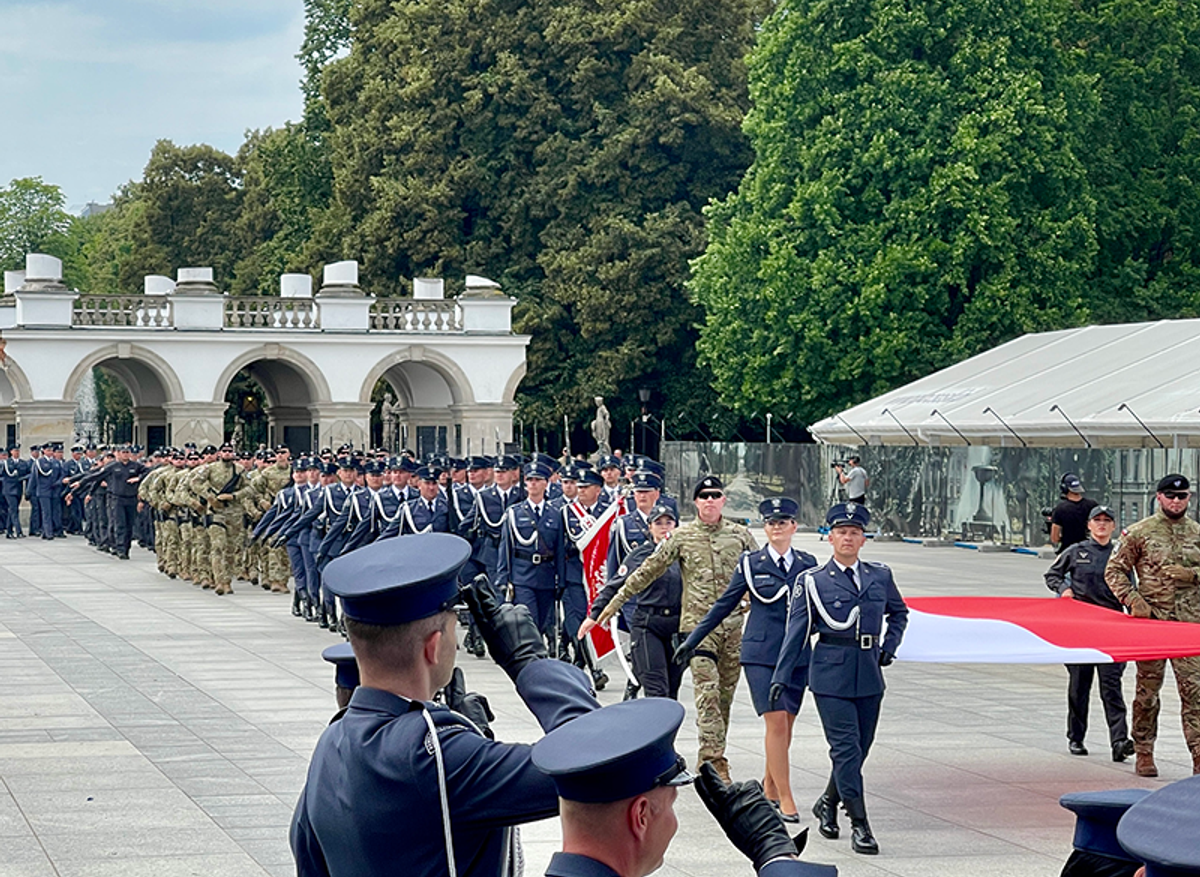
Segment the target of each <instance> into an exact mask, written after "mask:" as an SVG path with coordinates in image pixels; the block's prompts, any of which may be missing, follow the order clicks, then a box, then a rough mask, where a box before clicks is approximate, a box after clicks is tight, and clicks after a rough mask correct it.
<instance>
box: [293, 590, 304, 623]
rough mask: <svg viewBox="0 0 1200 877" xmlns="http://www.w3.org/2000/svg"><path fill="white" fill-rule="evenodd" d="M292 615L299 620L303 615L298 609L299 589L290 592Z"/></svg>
mask: <svg viewBox="0 0 1200 877" xmlns="http://www.w3.org/2000/svg"><path fill="white" fill-rule="evenodd" d="M292 614H293V615H295V616H296V617H297V618H301V617H303V615H304V611H303V610H302V609H301V608H300V590H299V589H296V590H294V591H292Z"/></svg>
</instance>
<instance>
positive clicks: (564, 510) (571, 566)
mask: <svg viewBox="0 0 1200 877" xmlns="http://www.w3.org/2000/svg"><path fill="white" fill-rule="evenodd" d="M575 502H576V500H567V499H565V498H563V497H559V498H558V500H557V502H556V505H557V506H558V508H559V509H560V511H561V514H562V518H563V527H564V528H565V529H566V531H567V535H568V536H569V537H570V538H568V539H567V577H566V581H567V582H569V583H571V584H576V583H578V584H583V558H582V557H580V555H579V549H578V548H576V547H575V541H576V540H577V539H579V538H580V537H581V536H582V535H583V524H582V522H581V521H580V519H579V515H578V514H576V513H575V509H574V505H575ZM579 505H580V506H581V507H583V510H584V511H585V512H587V513H588V514H589V515H591V516H592V517H593V518H598V517H600V515H602V514H604V510H605V508H607V507H608V503H607V502H606V501H605V499H604V494H603V493H601V494H600V498H599V499H597V500H596V504H595V505H594V506H592V507H591V508H588V507H586V506H584V505H583V503H582V502H581V503H579Z"/></svg>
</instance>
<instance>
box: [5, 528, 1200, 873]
mask: <svg viewBox="0 0 1200 877" xmlns="http://www.w3.org/2000/svg"><path fill="white" fill-rule="evenodd" d="M796 542H797V545H798V546H799V547H803V548H805V549H807V550H809V551H812V552H813V553H814V554H816V555H817V557H818V558H821V559H824V558H826V557H827V556H828V554H829V552H828V548H827V546H826V545H825V544H824V543H823V542H820V541H819V540H818V538H817V537H816V536H814V535H807V534H806V535H801V536H798V537H797V539H796ZM865 556H867V557H870V558H872V559H876V560H882V561H884V562H887V563H888V564H889V565H891V567H892V568H893V570H894V571H895V575H896V580H897V582H898V584H899V586H900V588H901V590H902V591H903V592H904V593H905V594H907V595H910V596H917V595H946V594H1002V595H1013V596H1044V595H1046V591H1045V590H1044V586H1043V585H1042V580H1041V576H1042V573H1043V572H1044V570H1045V568H1046V566H1047V561H1045V560H1042V559H1039V558H1034V557H1028V556H1022V555H1015V554H1013V555H1005V554H983V553H980V552H974V551H964V550H958V549H947V550H944V551H937V552H934V551H924V550H922V549H921V547H920V546H916V545H909V544H905V543H881V544H869V545H868V546H867V548H866V549H865ZM0 600H2V601H3V602H2V604H0V605H3V606H4V607H5V611H4V613H2V614H0V669H3V671H4V672H3V673H2V674H0V875H2V877H43V875H57V877H107V875H114V877H115V875H120V877H140V875H154V877H174V875H205V877H222V875H231V877H233V875H236V877H246V875H284V874H292V873H294V867H293V865H292V862H291V856H290V852H289V850H288V846H287V827H288V823H289V820H290V817H291V812H292V808H293V806H294V804H295V800H296V796H297V794H298V792H299V790H300V788H301V786H302V785H303V782H304V776H305V772H306V769H307V765H308V758H309V755H310V754H311V751H312V748H313V745H314V744H315V742H316V740H317V738H318V736H319V735H320V733H321V731H322V729H323V728H324V727H325V725H326V723H327V722H328V720H329V717H330V716H331V715H332V713H333V711H334V702H333V691H332V671H331V669H330V668H329V666H328V665H326V664H325V662H323V661H322V660H321V658H320V652H321V649H323V648H324V647H325V646H327V645H330V644H331V643H333V642H335V641H336V640H335V638H334V637H333V636H331V635H330V634H329V633H327V632H325V631H322V630H320V629H318V628H317V627H316V626H315V625H310V624H304V623H303V622H300V621H299V620H297V619H295V618H293V617H292V616H291V615H290V611H289V610H290V600H289V599H288V598H286V597H281V596H279V595H273V594H269V593H267V592H265V591H263V590H262V589H260V588H253V587H250V586H249V585H247V584H245V583H242V584H239V585H238V586H237V587H236V593H235V594H234V595H232V596H228V597H221V598H218V597H216V596H215V595H214V594H212V593H211V592H207V591H201V590H199V589H197V588H194V587H192V586H191V585H188V584H185V583H182V582H179V581H170V580H168V579H166V578H164V577H162V576H160V575H158V574H157V572H156V571H155V569H154V564H153V556H152V555H151V554H148V553H147V552H144V551H140V550H138V549H135V550H134V555H133V559H132V560H131V561H128V562H122V561H118V560H116V559H115V558H112V557H109V556H108V555H102V554H98V553H97V552H95V551H93V550H91V549H90V548H88V547H87V546H86V545H85V544H84V543H83V542H82V541H81V540H79V539H77V538H72V539H68V540H58V541H55V542H50V543H47V542H43V541H42V540H32V539H26V540H23V541H16V542H12V541H6V542H4V543H3V544H2V545H0ZM460 655H462V657H461V663H462V666H463V667H464V670H465V672H466V675H467V679H468V683H469V685H470V687H471V688H473V689H475V690H478V691H480V692H482V693H484V694H486V695H487V696H488V698H489V699H490V701H491V704H492V707H493V710H494V711H495V713H496V715H497V719H496V722H495V729H496V731H497V735H498V736H499V737H500V738H501V739H505V740H510V741H533V740H536V739H537V738H538V737H539V736H540V731H539V729H538V728H537V725H536V723H535V721H534V720H533V718H532V716H531V715H530V714H529V712H528V711H527V710H526V709H525V708H524V706H523V705H522V704H521V703H520V702H519V701H518V700H517V698H516V697H515V695H514V694H513V691H512V687H511V684H510V683H509V682H508V680H507V678H506V677H505V676H504V674H503V673H502V672H501V671H500V670H499V669H498V668H496V667H495V666H494V665H493V664H492V663H491V662H490V661H488V660H478V659H475V658H471V657H468V656H465V653H460ZM609 673H610V675H611V676H613V678H614V682H613V684H611V685H610V686H609V689H608V690H607V691H605V692H602V693H601V695H600V697H601V700H602V701H603V702H605V703H612V702H615V701H616V700H618V699H619V697H620V691H621V689H622V688H623V686H622V685H620V684H619V683H618V682H617V681H616V679H617V677H618V676H619V674H620V671H619V669H617V668H616V667H615V666H614V667H610V668H609ZM887 679H888V685H889V688H888V693H887V695H886V697H885V699H884V706H883V715H882V719H881V722H880V727H879V733H878V737H877V741H876V744H875V747H874V749H873V750H872V754H871V759H870V761H869V762H868V764H867V766H866V782H867V803H868V808H869V812H870V814H871V821H872V824H873V826H874V828H875V830H876V834H877V836H878V838H879V841H880V845H881V847H882V854H881V855H880V856H878V857H876V858H865V857H862V856H856V855H854V854H853V853H851V852H850V849H849V842H848V841H847V840H845V839H843V840H839V841H827V840H825V839H823V838H821V837H820V836H819V835H818V834H817V833H816V831H815V828H814V830H812V831H811V832H810V835H811V839H810V842H809V848H808V850H807V851H806V854H805V855H806V858H810V859H811V860H813V861H821V862H829V863H833V864H836V865H837V866H838V867H839V869H840V872H841V873H842V874H843V875H850V877H856V875H862V877H868V875H870V877H875V875H902V877H903V875H914V877H915V875H923V877H929V875H934V877H936V875H964V877H965V875H976V874H989V875H1007V874H1013V875H1017V874H1020V875H1021V877H1030V875H1046V877H1050V875H1057V874H1058V872H1059V870H1060V869H1061V867H1062V863H1063V861H1065V859H1066V856H1067V855H1068V853H1069V850H1070V840H1071V832H1072V819H1071V816H1070V814H1069V813H1067V812H1066V811H1065V810H1063V809H1062V808H1060V807H1059V806H1058V797H1059V796H1060V795H1061V794H1063V793H1065V792H1067V791H1072V790H1079V789H1100V788H1125V787H1132V786H1141V787H1146V788H1157V787H1160V786H1161V785H1162V784H1163V783H1165V782H1168V781H1170V780H1173V779H1179V778H1182V777H1184V776H1187V775H1188V774H1189V773H1190V760H1189V758H1188V755H1187V751H1186V749H1185V748H1184V745H1183V741H1182V735H1181V732H1180V730H1179V719H1178V716H1179V703H1178V698H1177V696H1176V695H1175V692H1174V688H1173V685H1172V684H1171V682H1170V680H1168V685H1167V687H1166V688H1165V689H1164V704H1163V711H1162V722H1161V729H1160V739H1159V754H1158V760H1159V766H1160V769H1161V770H1162V774H1163V775H1162V778H1161V779H1159V780H1139V779H1138V778H1136V777H1135V776H1134V775H1133V771H1132V768H1131V766H1130V765H1129V764H1124V765H1118V764H1113V763H1112V762H1111V761H1110V760H1109V758H1108V753H1107V746H1106V745H1105V743H1104V735H1103V733H1101V731H1102V730H1103V719H1102V713H1101V711H1100V705H1099V703H1098V702H1096V703H1094V704H1093V724H1094V726H1098V727H1099V728H1100V731H1095V730H1094V731H1093V733H1092V739H1091V741H1090V742H1091V745H1092V749H1093V755H1092V756H1090V757H1088V758H1077V757H1072V756H1070V755H1068V754H1067V752H1066V740H1065V736H1064V728H1065V710H1066V706H1065V696H1066V673H1065V671H1064V670H1063V668H1062V667H1059V666H1023V665H1013V666H1003V665H931V664H905V663H903V662H897V663H896V664H895V665H894V666H893V667H891V668H890V669H889V670H888V673H887ZM1132 687H1133V671H1132V668H1131V669H1130V671H1129V672H1128V673H1127V674H1126V692H1127V694H1131V693H1132ZM681 700H682V702H683V703H684V704H685V706H687V707H688V710H689V717H690V718H689V720H688V721H686V722H685V724H684V727H683V729H682V730H681V733H680V735H679V747H680V751H681V752H683V753H684V754H686V755H688V756H689V757H690V758H691V757H694V753H695V749H696V736H695V727H694V709H693V706H692V700H691V688H690V682H685V687H684V691H683V692H682V694H681ZM762 737H763V726H762V722H761V720H760V719H759V718H758V717H756V716H755V715H754V711H753V709H752V707H751V705H750V699H749V693H748V691H747V690H746V689H745V687H744V685H743V686H742V687H740V688H739V690H738V692H737V696H736V699H735V705H734V710H733V718H732V723H731V728H730V743H729V757H730V762H731V765H732V770H733V773H734V775H735V777H737V778H739V779H740V778H747V777H755V776H761V774H762V770H763V756H762ZM828 772H829V761H828V756H827V753H826V747H825V743H824V738H823V736H822V734H821V730H820V725H819V723H818V721H817V719H816V715H815V710H814V709H813V707H812V704H811V700H810V701H809V702H807V703H805V704H804V706H803V708H802V709H801V712H800V716H799V717H798V719H797V723H796V731H795V738H794V742H793V746H792V783H793V790H794V792H795V795H796V798H797V801H798V802H799V803H800V807H801V813H802V814H803V816H804V821H803V824H805V825H810V826H811V825H812V823H813V820H811V819H810V818H809V817H808V814H807V806H806V805H808V804H809V803H811V801H812V800H813V799H815V798H816V796H817V795H818V794H819V793H820V791H821V790H822V789H823V787H824V785H825V781H826V778H827V776H828ZM677 811H678V812H679V823H680V830H679V834H678V836H677V837H676V839H675V841H674V843H673V844H672V846H671V849H670V851H669V852H668V854H667V860H666V865H665V866H664V868H663V870H662V872H661V873H663V874H667V875H689V877H708V875H718V874H720V875H727V874H749V873H750V867H749V865H748V864H747V863H746V862H745V860H744V859H742V858H741V856H740V855H739V854H738V853H737V852H736V851H735V850H734V849H733V848H732V846H730V845H729V844H728V843H727V842H726V841H725V840H724V838H722V837H721V836H720V832H719V830H718V829H717V827H716V825H715V824H714V823H713V821H712V819H711V817H709V816H708V814H707V813H706V812H705V811H704V809H703V806H702V805H701V804H700V802H699V800H698V799H697V798H696V796H695V795H694V793H692V792H690V791H688V790H684V792H683V793H682V794H681V795H680V797H679V803H678V805H677ZM522 837H523V839H524V847H525V853H526V860H527V864H526V874H529V875H536V874H539V873H541V872H542V870H543V869H544V867H545V864H546V862H547V861H548V860H549V858H550V855H551V854H552V853H553V852H554V851H555V850H556V849H557V848H558V844H559V841H560V834H559V829H558V825H557V823H556V821H554V820H547V821H544V822H540V823H535V824H532V825H528V826H524V827H523V828H522Z"/></svg>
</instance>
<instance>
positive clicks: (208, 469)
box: [192, 443, 250, 595]
mask: <svg viewBox="0 0 1200 877" xmlns="http://www.w3.org/2000/svg"><path fill="white" fill-rule="evenodd" d="M192 489H193V491H194V492H196V493H197V495H198V496H199V498H200V499H201V500H202V501H203V502H204V504H205V507H206V509H207V514H206V516H205V531H206V532H207V533H208V548H209V563H210V564H211V575H212V581H213V587H214V589H215V590H216V592H217V594H218V595H222V594H232V593H233V584H232V583H233V569H234V566H235V565H236V564H237V560H238V558H237V553H238V550H239V549H240V547H241V529H242V505H241V500H242V497H244V496H245V495H246V493H247V492H248V491H249V490H250V482H249V481H248V480H247V478H246V475H245V473H244V472H243V471H242V467H241V466H239V465H238V464H237V461H236V460H235V459H234V450H233V445H231V444H228V443H226V444H223V445H221V448H220V450H219V451H218V452H217V459H216V460H214V461H213V462H211V463H209V464H208V465H207V466H202V467H200V468H199V469H197V470H196V476H195V478H194V480H193V482H192Z"/></svg>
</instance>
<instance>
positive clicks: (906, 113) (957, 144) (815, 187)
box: [692, 0, 1096, 423]
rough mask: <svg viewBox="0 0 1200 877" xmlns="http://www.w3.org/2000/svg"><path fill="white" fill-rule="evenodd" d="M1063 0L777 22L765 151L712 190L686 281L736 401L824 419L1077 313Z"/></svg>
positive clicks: (1080, 267) (1079, 93) (1081, 232)
mask: <svg viewBox="0 0 1200 877" xmlns="http://www.w3.org/2000/svg"><path fill="white" fill-rule="evenodd" d="M1064 11H1065V6H1064V4H1063V3H1061V2H1057V0H1015V2H1008V0H1006V2H1001V0H917V2H912V3H897V2H894V0H838V2H834V0H791V2H789V3H787V4H786V5H785V6H783V7H781V8H780V9H779V10H778V11H777V12H776V13H775V14H774V15H773V16H772V17H771V18H770V19H769V20H768V21H767V22H766V23H765V26H764V28H763V32H762V34H761V36H760V40H759V43H758V45H757V47H756V48H755V50H754V52H753V54H752V56H751V58H750V61H749V64H750V71H751V72H750V91H751V95H752V98H753V104H754V107H753V110H752V111H751V112H750V114H749V116H748V117H747V120H746V126H745V129H746V132H747V134H748V135H749V137H750V139H751V141H752V143H753V146H754V151H755V161H754V165H753V166H752V167H751V169H750V170H749V171H748V172H747V174H746V176H745V178H744V179H743V180H742V183H741V186H740V188H739V189H738V192H737V193H736V194H735V195H733V196H731V197H729V198H727V199H725V200H724V201H721V202H720V203H718V204H715V205H714V206H713V207H712V208H711V209H710V211H709V214H708V218H709V235H710V243H709V245H708V249H707V251H706V252H705V254H704V256H703V257H702V258H701V259H699V260H698V261H697V262H696V263H695V277H694V281H693V284H692V290H693V292H694V295H695V298H696V300H697V301H698V302H699V303H701V304H702V305H703V306H704V307H705V309H706V311H707V315H706V322H705V326H704V328H703V330H702V338H701V342H700V347H701V351H702V356H703V359H704V360H705V361H706V362H707V363H708V364H710V365H711V367H712V369H713V371H714V373H715V375H716V384H717V388H718V389H719V391H720V394H721V398H722V399H723V400H724V401H725V402H726V404H728V405H730V406H732V407H734V408H735V409H736V410H739V411H742V412H745V411H749V410H753V409H758V410H772V411H774V412H775V413H776V414H780V413H782V412H786V413H787V414H788V415H791V416H792V417H795V418H798V419H801V420H803V421H805V422H810V423H811V422H812V421H814V420H816V419H818V418H820V417H822V416H825V415H828V414H829V413H831V412H834V411H837V410H840V409H842V408H845V407H847V406H849V405H851V404H853V403H855V402H858V401H860V400H862V399H864V398H868V397H870V396H872V395H874V394H877V393H879V392H881V391H883V390H886V389H889V388H891V387H894V386H897V385H899V384H902V383H904V382H905V381H908V380H911V379H914V378H916V377H918V376H920V375H924V374H926V373H928V372H930V371H933V370H935V369H937V368H940V367H942V366H945V365H947V364H949V363H951V362H953V361H955V360H957V359H959V358H962V357H965V356H968V355H971V354H973V353H976V352H978V351H979V350H981V349H984V348H986V347H988V346H991V345H993V344H995V343H997V342H1000V341H1003V340H1006V339H1007V338H1011V337H1012V336H1014V335H1017V334H1020V333H1022V332H1028V331H1035V330H1040V329H1046V328H1051V327H1055V328H1057V327H1061V326H1065V325H1071V324H1074V323H1077V322H1079V321H1081V320H1083V319H1085V318H1086V315H1087V311H1086V308H1085V307H1084V296H1083V292H1084V283H1085V280H1086V278H1087V277H1089V276H1090V274H1091V266H1092V262H1093V259H1094V255H1095V251H1096V243H1095V234H1094V227H1093V211H1094V205H1093V203H1092V201H1091V199H1090V197H1089V195H1088V192H1087V184H1086V179H1085V173H1084V168H1083V165H1082V163H1081V161H1080V158H1079V143H1078V139H1077V136H1076V134H1077V132H1078V122H1077V119H1078V118H1079V115H1080V114H1085V113H1087V112H1089V111H1090V109H1089V106H1088V104H1087V100H1086V86H1087V82H1086V79H1085V78H1083V77H1082V76H1081V75H1079V74H1076V73H1074V72H1072V71H1071V70H1070V69H1068V67H1067V65H1066V64H1065V62H1064V58H1063V53H1062V49H1061V48H1060V46H1059V45H1058V43H1057V42H1056V38H1057V36H1058V35H1059V33H1060V27H1061V23H1062V16H1063V14H1064ZM1072 114H1075V115H1074V116H1073V115H1072Z"/></svg>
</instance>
